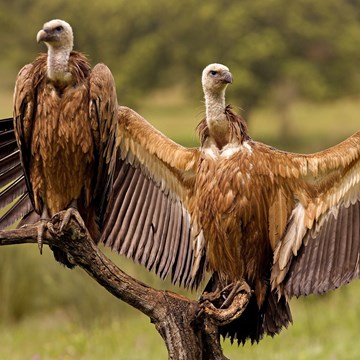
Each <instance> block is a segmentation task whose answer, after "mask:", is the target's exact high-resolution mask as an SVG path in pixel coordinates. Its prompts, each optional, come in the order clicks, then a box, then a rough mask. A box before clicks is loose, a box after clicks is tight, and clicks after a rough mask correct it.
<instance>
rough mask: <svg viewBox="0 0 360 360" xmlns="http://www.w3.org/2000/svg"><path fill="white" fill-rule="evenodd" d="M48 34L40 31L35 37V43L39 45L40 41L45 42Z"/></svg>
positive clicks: (42, 30)
mask: <svg viewBox="0 0 360 360" xmlns="http://www.w3.org/2000/svg"><path fill="white" fill-rule="evenodd" d="M48 36H49V33H48V32H47V31H46V30H44V29H41V30H40V31H39V32H38V33H37V35H36V41H37V42H38V43H39V42H40V41H46V40H47V39H48Z"/></svg>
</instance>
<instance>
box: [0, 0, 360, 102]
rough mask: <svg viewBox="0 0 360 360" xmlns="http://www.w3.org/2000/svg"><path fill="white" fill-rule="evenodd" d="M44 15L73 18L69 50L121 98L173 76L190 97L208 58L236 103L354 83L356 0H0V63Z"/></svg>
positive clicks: (358, 26) (16, 61)
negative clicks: (224, 68) (229, 78)
mask: <svg viewBox="0 0 360 360" xmlns="http://www.w3.org/2000/svg"><path fill="white" fill-rule="evenodd" d="M52 18H62V19H64V20H67V21H68V22H69V23H70V24H71V25H72V26H73V28H74V31H75V48H76V49H77V50H81V51H84V52H86V53H88V54H89V55H90V57H91V59H92V62H93V63H96V62H99V61H103V62H105V63H106V64H107V65H108V66H109V67H110V68H111V70H112V71H113V73H114V76H115V78H116V82H117V86H118V89H119V99H120V101H121V102H126V103H129V102H130V103H136V102H137V101H139V98H141V97H142V96H144V95H146V94H147V93H148V92H149V91H152V90H154V89H156V88H159V87H167V86H169V87H171V86H172V85H174V84H183V85H184V86H185V89H186V92H187V93H189V95H192V96H197V97H199V96H201V88H200V86H199V82H200V72H201V70H202V69H203V67H204V66H206V65H207V64H208V63H211V62H222V63H225V64H227V65H228V66H229V67H230V68H231V70H232V72H233V74H234V77H235V83H234V85H233V87H232V94H235V96H236V97H237V98H239V99H241V104H239V105H242V106H244V108H245V109H250V108H252V107H254V106H255V105H257V104H258V103H259V101H261V100H262V99H266V98H268V97H269V96H271V95H272V94H273V93H274V90H275V93H276V90H277V89H279V88H280V89H285V92H286V93H288V92H289V93H290V94H295V95H296V96H303V97H308V98H311V99H317V100H323V99H328V98H334V97H338V96H343V95H349V94H354V93H358V92H359V89H360V77H359V75H358V74H359V71H358V66H359V61H360V47H359V46H358V42H359V39H360V2H358V1H353V0H327V1H313V0H296V1H287V0H241V1H238V0H221V1H219V0H208V1H203V2H199V1H197V0H182V1H177V0H156V1H147V0H133V1H127V0H101V1H100V0H97V1H92V2H83V1H69V0H65V1H64V0H52V1H48V0H34V1H31V2H29V1H25V0H18V1H9V0H1V1H0V29H1V31H0V45H1V49H2V50H1V51H2V59H1V60H0V65H1V67H2V69H4V68H7V67H10V68H11V69H12V70H11V71H14V72H15V70H18V69H19V68H20V66H21V65H23V64H24V63H26V62H28V61H31V60H32V59H33V58H34V56H35V54H36V53H37V52H38V51H39V49H40V47H39V45H37V44H36V42H35V35H36V33H37V31H38V30H39V29H40V27H41V26H42V24H43V23H44V22H45V21H47V20H50V19H52ZM41 49H43V47H41ZM283 92H284V90H283V91H282V92H281V91H280V94H283Z"/></svg>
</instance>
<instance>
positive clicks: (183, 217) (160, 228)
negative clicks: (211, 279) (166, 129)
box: [101, 107, 204, 286]
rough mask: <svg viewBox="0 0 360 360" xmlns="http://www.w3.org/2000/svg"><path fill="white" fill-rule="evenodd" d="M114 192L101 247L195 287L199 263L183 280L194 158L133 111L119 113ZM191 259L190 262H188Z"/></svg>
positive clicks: (189, 265) (201, 268)
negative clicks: (190, 275)
mask: <svg viewBox="0 0 360 360" xmlns="http://www.w3.org/2000/svg"><path fill="white" fill-rule="evenodd" d="M110 154H111V156H110V160H109V161H110V162H111V163H112V164H113V165H112V170H111V171H110V176H111V177H112V178H113V186H112V189H111V191H110V192H109V195H108V200H109V206H108V211H106V213H105V220H104V225H103V232H102V237H101V241H102V242H103V243H104V244H105V245H106V246H109V247H111V248H112V249H113V250H115V251H118V252H120V253H122V254H125V255H126V256H128V257H130V258H132V259H134V260H135V261H138V262H140V263H141V264H144V265H145V266H146V267H147V268H148V269H152V270H154V271H155V272H156V273H158V274H159V275H160V276H161V277H163V278H165V277H166V276H167V275H168V274H171V276H172V279H173V281H174V282H179V283H181V284H184V285H185V281H187V283H186V284H187V285H188V286H190V282H191V281H190V280H192V282H191V284H197V285H198V284H199V283H200V280H199V279H202V277H203V274H204V262H199V265H198V268H197V270H196V271H195V270H194V271H193V272H192V274H193V276H192V279H188V277H187V275H186V276H185V274H190V273H191V270H193V269H192V265H193V264H194V263H195V253H194V250H193V247H192V242H193V237H192V235H191V222H190V220H189V219H190V217H191V212H190V210H189V208H190V207H191V206H190V204H189V199H190V198H191V195H192V194H191V191H192V186H193V184H194V178H195V171H196V164H197V160H198V156H199V155H198V152H197V150H196V149H186V148H183V147H182V146H180V145H178V144H176V143H174V142H173V141H171V140H169V139H168V138H166V137H165V136H164V135H163V134H161V133H160V132H159V131H157V130H156V129H155V128H153V127H152V126H151V125H150V124H149V123H148V122H147V121H146V120H145V119H143V118H142V117H141V116H140V115H138V114H137V113H136V112H134V111H133V110H131V109H129V108H126V107H119V110H118V114H117V124H116V144H115V147H114V148H113V150H112V152H110ZM189 259H190V261H189Z"/></svg>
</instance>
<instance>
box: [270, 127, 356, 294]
mask: <svg viewBox="0 0 360 360" xmlns="http://www.w3.org/2000/svg"><path fill="white" fill-rule="evenodd" d="M274 159H275V160H274V162H273V164H272V167H273V169H274V174H275V175H277V176H279V177H281V178H282V179H284V180H283V182H282V183H283V184H284V185H282V186H279V187H278V190H277V191H278V192H277V194H276V195H275V197H274V202H273V204H272V206H273V210H272V215H271V211H270V218H269V223H270V232H271V231H273V232H274V233H276V235H274V236H270V239H271V238H272V239H273V242H272V245H273V247H274V248H275V252H274V264H273V270H272V275H271V282H272V287H273V288H276V289H277V290H278V291H279V292H280V293H281V294H286V295H288V296H294V295H295V296H299V295H308V294H311V293H315V294H318V293H323V292H325V291H328V290H331V289H335V288H337V287H339V286H341V285H343V284H345V283H347V282H349V281H351V280H352V279H354V278H358V277H359V275H360V264H359V257H360V132H357V133H355V134H354V135H353V136H351V137H350V138H348V139H347V140H345V141H344V142H342V143H340V144H338V145H336V146H334V147H332V148H329V149H327V150H324V151H322V152H319V153H316V154H312V155H295V154H288V153H282V152H277V154H274ZM270 210H271V209H270ZM284 219H287V221H284ZM272 222H273V223H272ZM276 236H278V239H280V240H279V241H278V242H276V241H274V239H275V238H276Z"/></svg>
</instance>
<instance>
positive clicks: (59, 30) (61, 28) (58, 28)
mask: <svg viewBox="0 0 360 360" xmlns="http://www.w3.org/2000/svg"><path fill="white" fill-rule="evenodd" d="M55 30H56V31H57V32H61V31H63V30H64V28H63V27H62V26H57V27H56V28H55Z"/></svg>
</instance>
